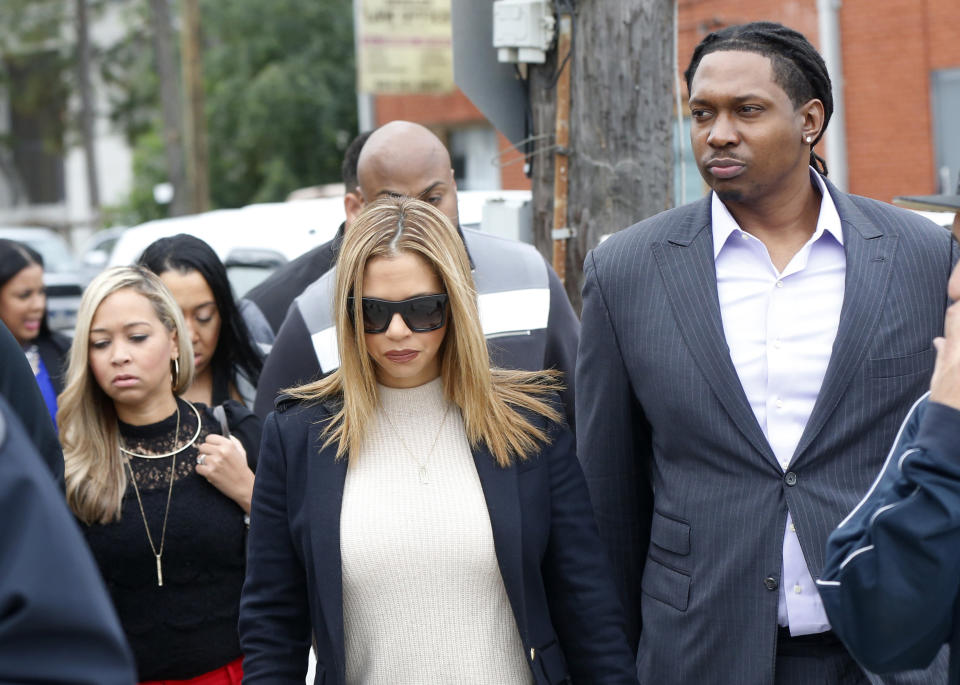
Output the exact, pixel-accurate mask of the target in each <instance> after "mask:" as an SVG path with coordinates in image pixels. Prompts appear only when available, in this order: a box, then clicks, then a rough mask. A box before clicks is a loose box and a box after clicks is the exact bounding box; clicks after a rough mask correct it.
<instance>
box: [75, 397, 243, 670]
mask: <svg viewBox="0 0 960 685" xmlns="http://www.w3.org/2000/svg"><path fill="white" fill-rule="evenodd" d="M178 404H179V407H180V433H179V438H178V440H177V444H178V445H183V444H184V443H185V442H187V441H188V440H189V439H190V438H191V437H192V436H193V435H194V433H196V431H197V416H196V414H195V413H194V412H193V410H192V409H191V408H190V405H188V404H187V403H186V402H183V401H182V400H178ZM195 406H196V407H197V409H198V410H199V412H200V415H201V421H202V423H201V427H200V435H199V436H198V438H197V441H196V442H195V443H194V444H193V445H191V446H190V447H188V448H187V449H185V450H183V451H182V452H179V453H178V454H176V455H175V456H172V457H165V458H162V459H142V458H137V457H129V462H130V465H131V466H132V468H133V472H134V474H135V477H136V479H137V487H138V488H139V490H140V497H141V499H142V500H143V509H144V512H145V513H146V518H147V522H148V523H149V526H150V534H151V536H152V537H153V544H154V546H155V547H156V548H157V550H158V551H159V548H160V538H161V535H162V529H163V515H164V510H165V509H166V505H167V492H168V488H169V483H170V480H169V478H170V469H171V467H173V465H174V461H175V462H176V471H175V475H174V483H173V494H172V497H171V499H170V513H169V515H168V518H167V532H166V541H165V543H164V547H163V557H162V565H163V587H159V586H158V585H157V563H156V558H155V557H154V555H153V552H152V551H151V550H150V543H149V542H148V541H147V534H146V531H145V530H144V525H143V516H142V515H141V513H140V508H139V506H138V504H137V498H136V495H135V494H134V489H133V485H132V484H130V485H128V486H127V492H126V494H125V495H124V498H123V507H122V511H121V517H120V520H119V521H116V522H113V523H109V524H106V525H99V524H98V525H92V526H82V528H83V530H84V534H85V535H86V538H87V542H88V543H89V544H90V548H91V550H92V551H93V554H94V557H95V558H96V560H97V564H98V566H99V567H100V571H101V573H102V574H103V578H104V581H105V582H106V584H107V589H108V590H109V591H110V595H111V597H112V599H113V602H114V606H115V607H116V609H117V614H118V615H119V616H120V622H121V623H122V624H123V628H124V631H125V632H126V634H127V639H128V640H129V641H130V646H131V647H132V648H133V653H134V656H135V657H136V660H137V670H138V673H139V679H140V680H141V681H143V680H167V679H171V680H181V679H187V678H192V677H195V676H198V675H201V674H203V673H206V672H208V671H211V670H213V669H215V668H218V667H220V666H223V665H224V664H227V663H229V662H231V661H233V660H234V659H237V658H238V657H239V656H240V644H239V641H238V637H237V616H238V609H239V604H240V589H241V586H242V585H243V575H244V559H245V542H246V540H245V537H246V526H245V524H244V521H243V510H242V509H241V508H240V506H239V505H237V504H236V503H234V502H233V501H232V500H231V499H229V498H228V497H227V496H226V495H223V494H222V493H221V492H220V491H219V490H217V489H216V488H215V487H214V486H212V485H210V483H208V482H207V480H206V479H205V478H203V477H202V476H200V475H198V474H197V473H196V471H195V466H196V459H197V446H198V445H200V444H201V443H202V442H203V441H204V440H205V439H206V437H207V435H209V434H210V433H220V432H221V429H220V424H219V422H218V421H217V419H216V418H215V417H214V414H213V411H212V410H211V409H210V408H208V407H205V406H204V405H202V404H197V405H195ZM226 407H227V422H228V425H229V426H230V430H231V432H232V433H233V434H234V435H235V436H236V437H237V438H238V439H240V441H241V442H242V443H243V445H244V448H245V449H246V450H247V458H248V461H249V462H250V465H251V468H253V467H254V465H255V463H256V455H257V449H258V448H259V443H260V421H259V419H257V418H256V417H255V416H254V415H253V414H252V413H250V412H249V411H248V410H246V409H245V408H243V406H242V405H240V404H239V403H237V402H230V403H227V405H226ZM176 420H177V417H176V414H173V415H171V416H170V417H168V418H166V419H164V420H163V421H161V422H159V423H155V424H150V425H147V426H132V425H129V424H125V423H122V422H121V423H120V435H121V440H122V441H123V444H124V447H126V448H127V449H129V450H132V451H134V452H139V453H146V454H151V453H152V454H162V453H164V452H169V451H170V450H171V449H173V432H174V427H175V426H176ZM129 476H130V472H129V471H128V472H127V479H128V480H129Z"/></svg>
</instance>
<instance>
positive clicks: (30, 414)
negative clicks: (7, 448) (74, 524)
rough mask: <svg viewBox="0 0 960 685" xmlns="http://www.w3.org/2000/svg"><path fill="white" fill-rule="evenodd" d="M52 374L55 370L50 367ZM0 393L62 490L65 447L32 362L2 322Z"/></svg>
mask: <svg viewBox="0 0 960 685" xmlns="http://www.w3.org/2000/svg"><path fill="white" fill-rule="evenodd" d="M49 372H50V373H54V372H55V371H53V370H49ZM0 395H2V396H3V397H4V399H6V400H7V402H8V403H9V404H10V408H11V409H13V411H14V413H16V415H17V417H18V418H19V419H20V422H21V423H22V424H23V427H24V428H25V429H26V431H27V436H28V437H29V438H30V442H32V443H33V445H34V447H36V450H37V452H39V453H40V456H41V457H42V458H43V461H44V462H46V464H47V466H48V467H49V468H50V471H51V472H52V473H53V478H54V480H56V482H57V485H59V486H60V489H61V490H63V450H62V449H61V448H60V441H59V439H58V438H57V431H56V429H55V428H54V425H53V421H52V420H51V419H50V414H49V412H47V405H46V404H45V403H44V401H43V395H41V394H40V388H39V387H38V386H37V379H36V378H34V376H33V371H31V369H30V363H29V362H28V361H27V358H26V356H25V355H24V354H23V350H22V349H21V347H20V345H19V344H18V343H17V341H16V339H15V338H14V337H13V334H11V333H10V331H9V330H7V327H6V326H4V325H3V323H2V322H0Z"/></svg>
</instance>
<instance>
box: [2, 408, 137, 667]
mask: <svg viewBox="0 0 960 685" xmlns="http://www.w3.org/2000/svg"><path fill="white" fill-rule="evenodd" d="M0 511H2V512H3V516H4V525H3V526H0V682H4V683H28V682H29V683H39V682H42V683H51V684H53V683H72V684H75V685H131V684H132V683H135V682H136V670H135V668H134V664H133V655H132V654H131V652H130V649H129V647H128V646H127V643H126V639H125V638H124V635H123V630H122V629H121V627H120V622H119V620H118V619H117V616H116V614H115V613H114V610H113V606H112V605H111V603H110V598H109V597H108V596H107V591H106V588H105V587H104V585H103V581H102V580H101V579H100V573H99V571H98V570H97V567H96V565H95V564H94V561H93V557H92V556H91V555H90V551H89V550H88V549H87V546H86V544H85V542H84V541H83V539H82V537H81V535H80V531H79V530H78V529H77V524H76V522H75V521H74V520H73V517H72V516H71V515H70V513H69V512H68V511H67V507H66V504H65V503H64V501H63V495H62V494H61V493H60V492H58V491H57V488H56V487H55V486H54V484H53V483H52V482H51V480H50V477H49V476H48V475H47V474H46V473H45V471H44V468H43V467H42V466H41V465H40V460H39V459H38V458H37V454H36V450H35V449H34V448H33V445H32V444H31V443H30V441H29V439H28V438H27V435H26V433H25V432H24V430H23V426H22V425H20V422H19V420H18V419H17V418H16V417H15V415H14V414H13V412H12V411H11V410H10V407H9V406H8V405H7V403H6V402H5V401H4V400H3V398H0Z"/></svg>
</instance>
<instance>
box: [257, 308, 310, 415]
mask: <svg viewBox="0 0 960 685" xmlns="http://www.w3.org/2000/svg"><path fill="white" fill-rule="evenodd" d="M319 373H320V363H319V362H318V361H317V355H316V353H315V352H314V350H313V342H312V341H311V340H310V333H309V332H308V331H307V325H306V324H305V323H304V321H303V317H302V316H301V315H300V310H299V309H298V308H297V305H296V303H294V304H293V305H292V306H291V307H290V311H289V312H287V318H286V319H284V320H283V325H282V326H280V330H279V331H278V332H277V339H276V340H275V341H274V343H273V349H271V350H270V354H269V356H267V360H266V361H265V362H264V364H263V371H261V372H260V382H259V383H257V399H256V402H255V404H254V406H253V411H254V413H255V414H256V415H257V416H259V417H260V418H261V419H265V418H266V417H267V414H269V413H270V412H271V411H273V404H274V402H275V401H276V398H277V394H278V393H279V392H280V390H282V389H283V388H289V387H291V386H294V385H302V384H304V383H309V382H310V381H313V380H316V379H317V378H318V377H319Z"/></svg>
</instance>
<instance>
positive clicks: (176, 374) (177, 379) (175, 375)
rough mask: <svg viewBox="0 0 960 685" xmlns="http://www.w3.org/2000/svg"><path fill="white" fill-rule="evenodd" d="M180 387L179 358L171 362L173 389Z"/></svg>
mask: <svg viewBox="0 0 960 685" xmlns="http://www.w3.org/2000/svg"><path fill="white" fill-rule="evenodd" d="M178 385H180V357H177V358H176V359H174V360H173V387H174V388H176V387H177V386H178Z"/></svg>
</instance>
